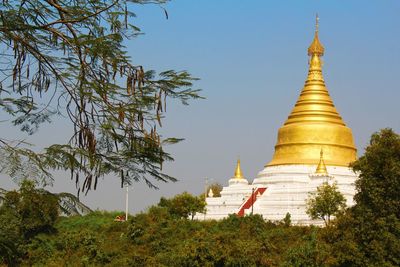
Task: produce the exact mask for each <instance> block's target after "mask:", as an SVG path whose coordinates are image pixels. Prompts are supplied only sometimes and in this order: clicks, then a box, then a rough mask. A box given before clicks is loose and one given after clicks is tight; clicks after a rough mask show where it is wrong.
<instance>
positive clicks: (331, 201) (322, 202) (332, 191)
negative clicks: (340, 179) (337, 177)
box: [306, 182, 346, 225]
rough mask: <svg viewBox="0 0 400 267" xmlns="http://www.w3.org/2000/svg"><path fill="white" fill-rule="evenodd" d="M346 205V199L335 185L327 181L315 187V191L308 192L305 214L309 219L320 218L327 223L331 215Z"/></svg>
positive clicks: (334, 214)
mask: <svg viewBox="0 0 400 267" xmlns="http://www.w3.org/2000/svg"><path fill="white" fill-rule="evenodd" d="M345 207H346V199H345V198H344V196H343V195H342V193H340V191H339V190H338V188H337V185H336V184H335V183H334V184H332V185H330V184H329V183H328V182H324V183H322V185H320V186H318V187H317V192H315V193H310V196H309V198H308V199H307V210H306V212H307V214H308V215H309V216H310V217H311V219H322V220H324V222H325V225H329V224H330V221H331V216H336V215H337V214H338V213H339V212H341V211H343V210H344V209H345Z"/></svg>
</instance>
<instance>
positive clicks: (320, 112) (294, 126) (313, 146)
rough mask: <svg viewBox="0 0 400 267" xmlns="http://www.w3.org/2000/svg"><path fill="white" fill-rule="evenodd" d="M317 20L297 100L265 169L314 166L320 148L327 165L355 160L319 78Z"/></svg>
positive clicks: (320, 49) (349, 136)
mask: <svg viewBox="0 0 400 267" xmlns="http://www.w3.org/2000/svg"><path fill="white" fill-rule="evenodd" d="M318 34H319V17H318V15H317V16H316V23H315V33H314V38H313V40H312V43H311V45H310V46H309V47H308V50H307V52H308V55H309V57H310V59H309V69H308V74H307V79H306V81H305V84H304V87H303V89H302V90H301V93H300V96H299V97H298V99H297V102H296V104H295V106H294V108H293V109H292V112H291V113H290V114H289V116H288V118H287V120H286V121H285V123H284V125H283V126H282V127H281V128H280V129H279V131H278V138H277V139H278V140H277V143H276V146H275V153H274V156H273V158H272V160H271V161H270V162H269V163H268V164H267V166H275V165H286V164H300V165H303V164H307V165H314V164H315V162H318V156H317V155H318V152H319V151H320V150H321V148H322V149H323V150H324V151H325V152H326V156H325V159H324V160H325V162H326V164H328V165H335V166H348V165H349V163H350V162H352V161H354V160H355V159H356V151H357V150H356V148H355V145H354V141H353V134H352V132H351V129H350V128H348V127H347V126H346V124H345V123H344V121H343V119H342V117H341V116H340V114H339V112H338V111H337V110H336V107H335V105H334V104H333V101H332V99H331V97H330V95H329V92H328V89H327V88H326V86H325V80H324V77H323V74H322V59H321V57H322V56H323V55H324V52H325V49H324V46H323V45H322V44H321V42H320V41H319V36H318Z"/></svg>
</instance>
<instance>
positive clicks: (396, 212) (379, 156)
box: [327, 129, 400, 266]
mask: <svg viewBox="0 0 400 267" xmlns="http://www.w3.org/2000/svg"><path fill="white" fill-rule="evenodd" d="M352 167H353V169H354V170H355V171H357V172H358V174H359V179H358V180H357V181H356V190H357V193H356V195H355V197H354V200H355V202H356V204H355V205H354V206H353V207H352V208H350V209H349V210H348V211H347V212H346V214H345V216H342V217H340V218H339V219H338V221H337V223H336V229H335V230H334V231H333V232H332V233H329V235H327V239H328V240H329V241H330V242H331V243H332V245H333V250H332V251H333V253H334V254H335V255H336V258H337V260H338V265H340V266H399V265H400V196H399V192H400V135H398V134H396V133H395V132H394V131H393V130H392V129H382V130H381V131H379V132H377V133H374V134H373V135H372V137H371V140H370V143H369V145H368V147H367V148H366V149H365V153H364V155H363V156H361V157H360V158H359V159H358V160H357V161H356V162H354V163H353V164H352Z"/></svg>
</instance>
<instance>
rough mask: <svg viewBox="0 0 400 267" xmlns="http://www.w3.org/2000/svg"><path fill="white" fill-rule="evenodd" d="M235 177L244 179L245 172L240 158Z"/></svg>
mask: <svg viewBox="0 0 400 267" xmlns="http://www.w3.org/2000/svg"><path fill="white" fill-rule="evenodd" d="M233 178H237V179H243V178H244V176H243V173H242V169H241V168H240V159H238V161H237V164H236V169H235V176H234V177H233Z"/></svg>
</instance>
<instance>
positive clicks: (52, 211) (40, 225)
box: [0, 180, 58, 264]
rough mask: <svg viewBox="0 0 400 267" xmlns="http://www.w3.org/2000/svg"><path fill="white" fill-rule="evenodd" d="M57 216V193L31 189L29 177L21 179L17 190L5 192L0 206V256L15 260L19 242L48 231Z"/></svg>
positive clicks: (21, 244)
mask: <svg viewBox="0 0 400 267" xmlns="http://www.w3.org/2000/svg"><path fill="white" fill-rule="evenodd" d="M57 218H58V199H57V197H55V196H54V195H51V194H48V193H46V192H43V191H40V190H37V189H35V185H34V183H33V182H32V181H28V180H25V181H23V182H22V184H21V187H20V189H19V191H9V192H7V193H6V194H5V195H4V198H3V203H2V205H1V206H0V259H1V260H2V261H3V262H5V263H8V264H14V263H16V262H17V261H18V259H19V257H20V256H21V255H22V254H23V251H24V248H23V245H24V244H26V243H28V242H29V241H30V240H31V239H32V238H33V237H34V236H36V235H37V234H39V233H43V232H47V233H48V232H51V231H52V230H53V229H54V227H53V226H54V224H55V221H56V219H57Z"/></svg>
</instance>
